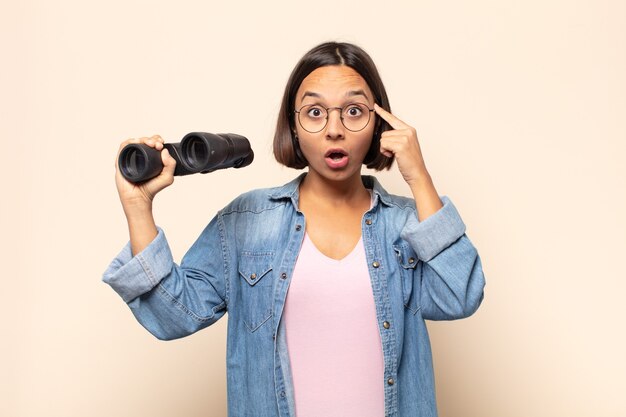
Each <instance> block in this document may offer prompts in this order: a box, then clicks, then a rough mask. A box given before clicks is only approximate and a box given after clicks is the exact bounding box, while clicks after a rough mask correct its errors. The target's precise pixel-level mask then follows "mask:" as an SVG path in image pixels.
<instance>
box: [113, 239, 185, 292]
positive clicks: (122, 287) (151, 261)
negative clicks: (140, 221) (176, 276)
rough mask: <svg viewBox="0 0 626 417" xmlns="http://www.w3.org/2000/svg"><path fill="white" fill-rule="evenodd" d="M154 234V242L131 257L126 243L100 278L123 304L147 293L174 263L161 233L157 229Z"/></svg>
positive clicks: (167, 272) (168, 271) (128, 244)
mask: <svg viewBox="0 0 626 417" xmlns="http://www.w3.org/2000/svg"><path fill="white" fill-rule="evenodd" d="M157 230H158V234H157V236H156V237H155V238H154V240H153V241H152V242H150V244H149V245H148V246H146V248H145V249H144V250H142V251H141V252H139V253H138V254H137V255H135V256H134V257H133V256H132V252H131V248H130V242H128V243H127V244H126V246H125V247H124V248H123V249H122V250H121V251H120V253H119V254H118V255H117V256H116V257H115V258H114V259H113V261H112V262H111V264H110V265H109V267H108V268H107V269H106V271H105V272H104V274H103V276H102V281H104V282H105V283H107V284H109V285H110V286H111V287H112V288H113V289H114V290H115V292H117V293H118V294H119V295H120V297H122V299H123V300H124V301H125V302H126V303H128V302H129V301H131V300H133V299H135V298H136V297H138V296H140V295H142V294H144V293H146V292H148V291H150V290H151V289H152V288H154V287H155V286H156V285H157V284H158V283H159V282H160V281H161V280H162V279H163V278H164V277H165V276H167V275H168V274H169V273H170V271H171V269H172V265H173V262H174V261H173V258H172V253H171V251H170V247H169V245H168V243H167V239H166V238H165V233H164V232H163V230H162V229H161V228H159V227H157Z"/></svg>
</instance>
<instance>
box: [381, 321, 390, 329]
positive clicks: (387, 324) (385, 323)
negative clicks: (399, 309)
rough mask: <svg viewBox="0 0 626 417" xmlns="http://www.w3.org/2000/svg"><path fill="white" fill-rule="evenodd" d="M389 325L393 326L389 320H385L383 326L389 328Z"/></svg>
mask: <svg viewBox="0 0 626 417" xmlns="http://www.w3.org/2000/svg"><path fill="white" fill-rule="evenodd" d="M389 326H391V325H390V324H389V322H388V321H383V327H384V328H385V329H388V328H389Z"/></svg>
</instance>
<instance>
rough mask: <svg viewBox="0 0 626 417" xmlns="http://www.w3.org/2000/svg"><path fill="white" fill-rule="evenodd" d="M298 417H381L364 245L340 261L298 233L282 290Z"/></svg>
mask: <svg viewBox="0 0 626 417" xmlns="http://www.w3.org/2000/svg"><path fill="white" fill-rule="evenodd" d="M283 318H284V320H285V329H286V333H285V335H286V338H287V347H288V351H289V358H290V363H291V371H292V377H293V384H294V396H295V407H296V415H297V417H321V416H323V417H335V416H336V417H352V416H354V417H370V416H371V417H382V416H384V415H385V397H384V374H383V372H384V362H383V352H382V346H381V340H380V334H379V331H378V325H377V318H376V307H375V304H374V294H373V292H372V285H371V283H370V276H369V272H368V269H367V261H366V259H365V248H364V246H363V239H362V238H361V239H359V242H358V244H357V245H356V247H355V248H354V249H353V250H352V252H351V253H350V254H349V255H348V256H346V257H345V258H343V259H341V260H335V259H332V258H329V257H327V256H326V255H324V254H322V253H321V252H320V251H319V250H318V249H317V248H316V247H315V245H314V244H313V242H312V241H311V240H310V239H309V237H308V234H305V237H304V242H303V244H302V249H301V251H300V254H299V256H298V260H297V262H296V265H295V269H294V273H293V277H292V280H291V283H290V286H289V291H288V292H287V299H286V302H285V310H284V312H283Z"/></svg>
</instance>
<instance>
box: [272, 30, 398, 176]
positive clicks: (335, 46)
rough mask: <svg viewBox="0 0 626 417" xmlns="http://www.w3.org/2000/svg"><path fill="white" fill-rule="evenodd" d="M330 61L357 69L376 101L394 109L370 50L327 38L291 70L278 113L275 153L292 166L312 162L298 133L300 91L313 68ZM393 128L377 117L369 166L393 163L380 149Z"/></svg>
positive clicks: (387, 167)
mask: <svg viewBox="0 0 626 417" xmlns="http://www.w3.org/2000/svg"><path fill="white" fill-rule="evenodd" d="M329 65H346V66H348V67H350V68H352V69H354V70H355V71H356V72H357V73H359V75H360V76H361V77H363V79H364V80H365V82H366V83H367V85H368V86H369V88H370V90H372V94H374V100H375V102H376V104H378V105H379V106H380V107H382V108H384V109H385V110H387V111H389V112H391V107H390V106H389V100H388V99H387V92H386V91H385V86H384V85H383V81H382V80H381V78H380V75H379V74H378V70H377V69H376V65H374V61H372V58H371V57H370V56H369V55H368V54H367V52H365V51H364V50H363V49H361V48H360V47H358V46H356V45H353V44H351V43H344V42H325V43H322V44H320V45H318V46H316V47H315V48H313V49H311V50H310V51H309V52H307V53H306V54H305V55H304V56H303V57H302V58H301V59H300V61H299V62H298V63H297V64H296V67H295V68H294V69H293V71H292V72H291V75H290V76H289V81H287V86H286V87H285V93H284V94H283V99H282V103H281V105H280V111H279V113H278V122H277V123H276V132H275V133H274V157H275V158H276V160H277V161H278V162H279V163H281V164H283V165H286V166H288V167H290V168H296V169H302V168H304V167H306V166H307V165H308V164H309V163H308V161H307V160H306V158H305V157H304V155H303V154H302V151H301V150H300V145H299V144H298V141H297V139H296V137H295V131H296V126H295V117H294V106H295V98H296V92H297V91H298V88H300V84H302V80H304V79H305V78H306V77H307V76H308V75H309V74H310V73H311V72H313V71H314V70H315V69H317V68H320V67H325V66H329ZM390 129H391V126H389V124H388V123H387V122H385V121H384V120H383V119H382V118H380V117H377V118H376V126H375V128H374V136H373V138H372V144H371V146H370V149H369V150H368V151H367V154H366V155H365V159H364V160H363V163H364V164H366V166H367V167H368V168H373V169H375V170H377V171H380V170H382V169H389V168H390V167H391V164H392V163H393V156H392V157H387V156H385V155H383V154H382V153H380V135H381V134H382V133H383V132H384V131H386V130H390Z"/></svg>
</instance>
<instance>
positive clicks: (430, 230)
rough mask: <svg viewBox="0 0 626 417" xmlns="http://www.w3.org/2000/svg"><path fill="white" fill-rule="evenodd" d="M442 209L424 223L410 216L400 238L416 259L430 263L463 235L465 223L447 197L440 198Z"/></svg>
mask: <svg viewBox="0 0 626 417" xmlns="http://www.w3.org/2000/svg"><path fill="white" fill-rule="evenodd" d="M440 199H441V202H442V203H443V207H441V208H440V209H439V210H437V211H436V212H435V213H433V214H432V215H430V216H428V217H427V218H426V219H425V220H424V221H422V222H420V221H419V220H418V219H417V214H416V215H415V216H411V217H410V218H409V219H408V220H407V222H406V224H405V226H404V229H403V230H402V233H401V234H400V236H401V237H402V239H404V240H406V241H407V242H409V243H410V244H411V246H412V247H413V250H415V253H416V254H417V257H418V258H419V259H421V260H422V261H424V262H427V261H430V260H431V259H432V258H434V257H435V256H437V255H438V254H439V253H440V252H441V251H443V250H444V249H446V248H447V247H448V246H450V245H451V244H453V243H454V242H456V240H457V239H459V238H460V237H461V236H463V234H465V223H463V220H462V219H461V216H460V215H459V212H458V211H457V210H456V207H454V204H452V201H450V199H449V198H448V197H447V196H441V197H440Z"/></svg>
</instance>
